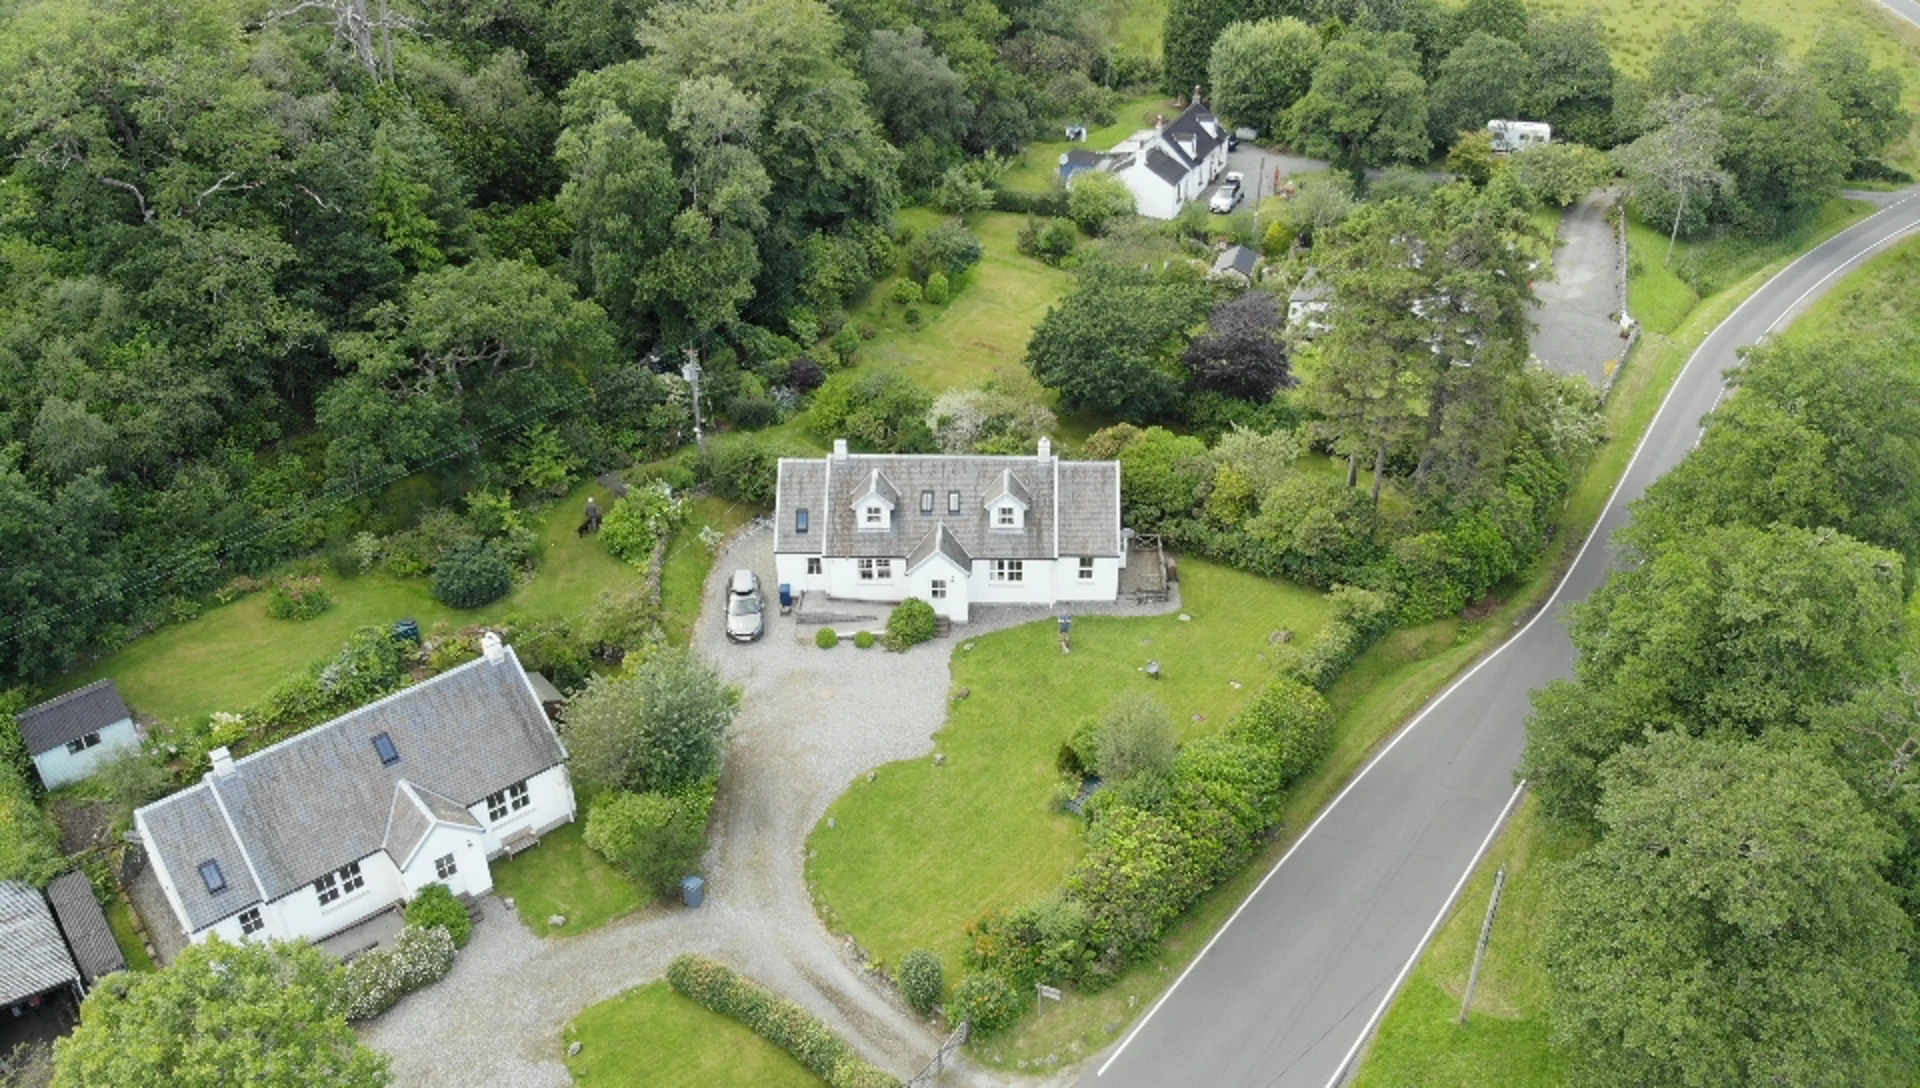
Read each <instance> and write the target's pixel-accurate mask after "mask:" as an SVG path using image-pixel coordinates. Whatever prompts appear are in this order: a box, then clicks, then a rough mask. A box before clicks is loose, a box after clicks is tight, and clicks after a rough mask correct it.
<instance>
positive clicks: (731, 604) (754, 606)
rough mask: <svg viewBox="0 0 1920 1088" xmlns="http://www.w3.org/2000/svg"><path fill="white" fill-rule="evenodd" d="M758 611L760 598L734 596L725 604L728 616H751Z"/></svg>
mask: <svg viewBox="0 0 1920 1088" xmlns="http://www.w3.org/2000/svg"><path fill="white" fill-rule="evenodd" d="M758 611H760V598H758V597H755V596H751V595H749V596H745V597H741V596H735V597H734V598H733V600H731V601H728V602H727V614H728V615H730V616H751V615H753V614H754V613H756V612H758Z"/></svg>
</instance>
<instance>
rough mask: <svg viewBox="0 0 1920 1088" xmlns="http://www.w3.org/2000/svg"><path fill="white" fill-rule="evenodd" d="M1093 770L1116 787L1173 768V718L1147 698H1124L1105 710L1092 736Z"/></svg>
mask: <svg viewBox="0 0 1920 1088" xmlns="http://www.w3.org/2000/svg"><path fill="white" fill-rule="evenodd" d="M1093 753H1094V758H1093V768H1094V771H1095V773H1097V774H1098V775H1099V776H1100V777H1101V778H1103V779H1105V780H1106V781H1107V782H1109V783H1112V784H1115V785H1118V784H1119V783H1122V782H1125V781H1127V780H1128V779H1130V778H1135V777H1137V776H1139V775H1142V774H1148V773H1163V772H1165V771H1168V770H1171V769H1172V768H1173V756H1174V740H1173V715H1171V714H1169V713H1167V708H1166V707H1164V706H1161V705H1160V704H1159V702H1157V701H1156V700H1154V699H1153V698H1152V697H1150V696H1146V695H1137V694H1136V695H1128V696H1123V697H1121V698H1120V699H1119V700H1117V701H1115V702H1114V703H1113V704H1112V705H1111V706H1109V707H1107V709H1106V712H1105V713H1103V714H1102V715H1101V716H1100V724H1099V726H1098V727H1097V728H1096V729H1095V730H1094V734H1093Z"/></svg>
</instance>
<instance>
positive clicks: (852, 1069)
mask: <svg viewBox="0 0 1920 1088" xmlns="http://www.w3.org/2000/svg"><path fill="white" fill-rule="evenodd" d="M667 985H669V986H672V987H673V989H674V992H675V993H678V994H680V995H681V996H683V997H686V998H689V999H691V1000H692V1001H694V1002H695V1003H696V1004H698V1005H700V1006H702V1007H704V1008H707V1009H711V1010H712V1011H714V1012H717V1013H719V1014H720V1015H722V1016H730V1017H732V1018H734V1019H735V1020H738V1021H740V1022H741V1023H742V1024H745V1025H746V1026H747V1027H748V1028H749V1029H750V1030H751V1031H752V1032H753V1033H754V1034H755V1035H758V1036H760V1037H761V1038H762V1039H765V1040H766V1041H767V1042H769V1043H772V1044H773V1045H774V1046H777V1047H779V1048H780V1049H782V1050H784V1051H786V1052H787V1053H789V1054H791V1055H793V1057H794V1060H796V1061H798V1062H799V1063H800V1064H801V1065H804V1066H806V1067H807V1069H808V1070H810V1071H812V1073H813V1074H814V1075H815V1076H817V1077H819V1078H820V1079H822V1080H824V1081H826V1082H827V1084H828V1085H830V1086H831V1088H901V1086H900V1081H899V1079H898V1078H896V1077H893V1076H891V1075H889V1074H888V1073H886V1072H885V1071H883V1070H880V1069H877V1068H875V1067H874V1066H872V1065H870V1064H868V1063H867V1062H866V1061H865V1060H864V1059H863V1058H861V1057H860V1055H859V1054H857V1053H855V1052H854V1049H853V1048H852V1047H851V1046H848V1045H847V1043H846V1040H844V1039H841V1038H840V1037H839V1036H837V1035H835V1034H834V1033H833V1032H832V1031H829V1030H828V1029H827V1026H826V1025H825V1024H822V1023H821V1022H820V1021H818V1020H816V1019H814V1017H813V1015H812V1014H811V1013H809V1012H807V1010H805V1009H803V1008H801V1007H800V1006H799V1005H796V1004H794V1003H793V1002H791V1001H788V1000H787V999H785V998H783V997H778V996H775V995H774V994H773V993H771V992H769V991H767V990H765V989H762V988H761V987H759V986H757V985H755V984H754V983H752V982H749V981H748V980H746V979H745V978H742V977H741V976H740V975H739V974H738V973H737V972H735V971H734V970H733V969H732V968H730V967H727V966H726V965H724V964H720V963H716V962H714V961H713V960H710V959H708V958H706V957H705V956H700V955H693V954H688V955H685V956H681V957H680V958H679V959H676V960H674V961H673V963H672V964H670V965H669V966H668V967H667Z"/></svg>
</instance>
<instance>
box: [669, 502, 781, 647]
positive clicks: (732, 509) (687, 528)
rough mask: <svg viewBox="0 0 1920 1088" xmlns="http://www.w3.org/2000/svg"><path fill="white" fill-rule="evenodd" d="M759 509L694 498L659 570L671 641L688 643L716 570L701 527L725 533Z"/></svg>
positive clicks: (771, 589) (751, 518)
mask: <svg viewBox="0 0 1920 1088" xmlns="http://www.w3.org/2000/svg"><path fill="white" fill-rule="evenodd" d="M757 513H759V511H758V510H756V509H754V508H752V507H748V506H742V505H740V504H739V503H736V502H729V501H727V500H726V499H717V498H714V497H713V496H711V495H708V496H705V497H702V498H699V499H695V500H694V502H693V505H692V508H691V509H689V510H688V511H687V521H686V524H684V525H682V526H681V527H680V528H678V529H676V530H675V531H674V534H673V538H672V539H671V540H669V541H668V542H667V562H666V564H665V566H664V567H662V568H661V572H660V622H661V625H662V626H664V627H665V628H666V631H667V641H668V642H671V643H673V644H674V645H675V646H685V645H686V644H687V641H688V640H689V639H690V638H692V637H693V625H694V623H695V622H696V621H698V620H699V618H700V605H701V603H702V598H703V597H704V596H705V595H706V591H707V575H708V574H710V573H712V571H713V560H714V555H713V553H712V552H710V551H708V550H707V546H706V545H705V544H703V543H701V541H700V531H701V530H702V529H712V530H713V531H715V532H717V533H720V534H721V535H723V536H724V535H726V534H728V533H731V532H733V531H734V530H735V529H738V528H739V527H740V526H742V525H745V524H746V523H747V522H749V521H752V520H753V516H754V515H755V514H757ZM767 588H768V590H769V591H770V592H772V591H774V590H775V587H772V586H769V587H767Z"/></svg>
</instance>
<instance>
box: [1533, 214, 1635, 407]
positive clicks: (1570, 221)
mask: <svg viewBox="0 0 1920 1088" xmlns="http://www.w3.org/2000/svg"><path fill="white" fill-rule="evenodd" d="M1617 195H1618V194H1616V193H1615V192H1614V191H1613V190H1611V189H1602V190H1600V191H1598V192H1595V193H1591V194H1589V195H1588V196H1587V198H1586V199H1585V200H1582V201H1581V202H1580V203H1578V204H1575V205H1574V206H1573V207H1571V208H1568V209H1567V214H1566V215H1565V216H1564V217H1563V218H1562V219H1561V220H1560V242H1559V248H1557V249H1556V250H1554V254H1553V273H1554V275H1553V279H1552V280H1550V281H1547V280H1543V281H1541V282H1539V283H1536V284H1535V285H1534V292H1535V294H1537V295H1538V296H1539V300H1540V301H1539V305H1538V307H1537V308H1536V311H1535V314H1534V316H1535V318H1536V319H1537V320H1538V322H1539V324H1538V327H1537V328H1536V329H1535V330H1534V333H1533V341H1532V347H1533V353H1534V355H1536V356H1537V357H1539V359H1540V362H1541V363H1542V364H1543V365H1545V366H1546V368H1547V369H1548V370H1551V371H1554V372H1555V373H1558V374H1571V375H1578V376H1580V377H1583V378H1586V379H1587V380H1588V381H1590V382H1592V383H1593V387H1594V388H1595V389H1605V388H1607V386H1608V385H1609V384H1611V382H1612V381H1613V375H1614V371H1615V370H1616V369H1617V368H1618V364H1619V361H1620V356H1621V355H1622V354H1623V353H1624V352H1625V351H1626V348H1627V342H1626V341H1625V340H1624V339H1622V338H1621V336H1620V325H1619V321H1618V319H1617V318H1616V316H1615V315H1616V314H1618V312H1619V310H1620V305H1621V302H1620V300H1621V292H1622V291H1623V289H1624V286H1623V285H1624V284H1625V283H1626V275H1627V270H1626V269H1625V268H1624V267H1623V266H1622V265H1621V261H1620V246H1619V242H1618V240H1617V239H1616V238H1615V236H1614V230H1613V225H1612V224H1611V223H1608V222H1607V208H1608V207H1610V206H1611V205H1612V204H1613V201H1614V198H1615V197H1616V196H1617Z"/></svg>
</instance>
